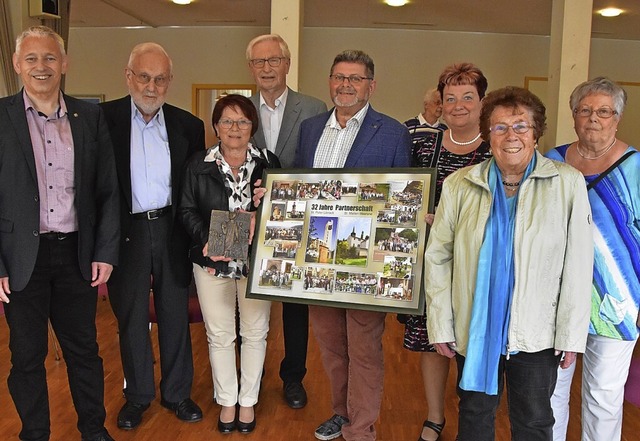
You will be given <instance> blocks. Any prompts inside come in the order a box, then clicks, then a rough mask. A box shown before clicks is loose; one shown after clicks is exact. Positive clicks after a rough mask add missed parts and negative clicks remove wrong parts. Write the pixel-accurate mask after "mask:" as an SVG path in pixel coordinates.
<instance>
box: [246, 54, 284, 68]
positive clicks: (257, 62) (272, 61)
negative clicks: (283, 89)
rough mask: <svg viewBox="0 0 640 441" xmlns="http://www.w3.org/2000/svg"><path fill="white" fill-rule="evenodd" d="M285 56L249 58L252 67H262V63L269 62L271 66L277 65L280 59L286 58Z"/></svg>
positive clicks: (280, 62)
mask: <svg viewBox="0 0 640 441" xmlns="http://www.w3.org/2000/svg"><path fill="white" fill-rule="evenodd" d="M286 59H287V57H271V58H254V59H252V60H250V63H251V65H252V66H253V67H257V68H261V67H264V63H269V66H271V67H278V66H280V65H281V64H282V60H286Z"/></svg>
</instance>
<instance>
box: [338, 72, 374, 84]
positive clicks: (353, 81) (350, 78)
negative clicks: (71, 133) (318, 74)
mask: <svg viewBox="0 0 640 441" xmlns="http://www.w3.org/2000/svg"><path fill="white" fill-rule="evenodd" d="M329 78H331V81H333V82H334V83H337V84H340V83H342V82H344V80H348V81H349V83H351V84H360V83H362V81H364V80H373V78H369V77H361V76H360V75H349V76H345V75H342V74H333V75H329Z"/></svg>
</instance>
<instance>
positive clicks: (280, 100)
mask: <svg viewBox="0 0 640 441" xmlns="http://www.w3.org/2000/svg"><path fill="white" fill-rule="evenodd" d="M288 95H289V88H288V87H285V88H284V92H282V95H280V96H279V97H278V98H276V108H278V107H280V106H282V107H284V106H285V105H286V104H287V96H288ZM262 106H266V107H267V108H268V109H269V110H275V109H272V108H271V107H270V106H269V105H268V104H267V102H266V101H265V100H264V97H263V96H262V94H260V107H262Z"/></svg>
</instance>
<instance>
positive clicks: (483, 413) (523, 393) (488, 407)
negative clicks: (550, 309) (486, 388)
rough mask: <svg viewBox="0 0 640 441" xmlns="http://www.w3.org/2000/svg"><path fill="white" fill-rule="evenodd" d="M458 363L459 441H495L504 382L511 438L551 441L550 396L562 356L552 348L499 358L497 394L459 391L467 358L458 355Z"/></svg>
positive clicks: (524, 440)
mask: <svg viewBox="0 0 640 441" xmlns="http://www.w3.org/2000/svg"><path fill="white" fill-rule="evenodd" d="M456 361H457V363H458V387H457V392H458V397H459V398H460V404H459V411H458V412H459V421H458V440H459V441H493V440H494V439H495V418H496V411H497V409H498V405H499V404H500V397H501V396H502V390H503V385H504V382H503V381H502V378H506V382H507V400H508V408H509V420H510V421H511V439H512V440H514V441H551V440H552V439H553V423H554V419H553V410H552V409H551V396H552V395H553V390H554V388H555V385H556V378H557V372H558V371H557V370H558V363H559V361H560V356H559V355H558V356H556V355H554V350H553V349H546V350H544V351H540V352H534V353H527V352H520V353H518V354H515V355H511V356H509V359H508V360H507V358H506V357H504V356H503V357H500V364H499V365H498V381H499V383H498V394H497V395H487V394H485V393H483V392H472V391H466V390H462V389H460V386H459V384H460V378H461V377H462V369H463V367H464V362H465V358H464V357H462V356H461V355H456Z"/></svg>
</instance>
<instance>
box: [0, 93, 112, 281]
mask: <svg viewBox="0 0 640 441" xmlns="http://www.w3.org/2000/svg"><path fill="white" fill-rule="evenodd" d="M64 100H65V103H66V105H67V110H68V116H69V122H70V125H71V133H72V135H73V150H74V161H75V162H74V179H75V189H76V195H75V201H74V203H75V207H76V210H77V213H78V258H79V263H80V270H81V272H82V276H83V277H84V278H85V279H86V280H91V262H105V263H110V264H112V265H115V264H117V262H118V261H117V259H118V245H119V240H118V239H119V230H120V229H119V224H118V216H119V203H118V184H117V180H116V174H115V165H114V159H113V148H112V146H111V141H110V138H109V131H108V129H107V125H106V123H105V119H104V115H103V113H102V110H101V109H100V108H99V107H98V106H96V105H95V104H89V103H86V102H84V101H81V100H78V99H75V98H72V97H69V96H67V95H64ZM39 201H40V195H39V193H38V180H37V175H36V165H35V159H34V155H33V146H32V144H31V136H30V134H29V126H28V125H27V116H26V113H25V109H24V99H23V95H22V92H20V93H18V94H17V95H13V96H10V97H6V98H2V99H0V277H6V276H9V284H10V287H11V290H12V291H14V290H15V291H21V290H23V289H24V288H25V286H26V285H27V283H28V281H29V279H30V278H31V274H32V273H33V268H34V265H35V261H36V257H37V255H38V247H39V244H40V238H39V230H40V202H39Z"/></svg>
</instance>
